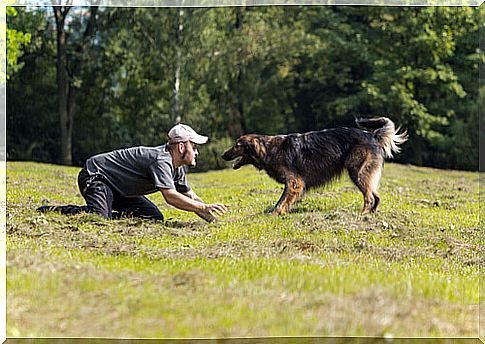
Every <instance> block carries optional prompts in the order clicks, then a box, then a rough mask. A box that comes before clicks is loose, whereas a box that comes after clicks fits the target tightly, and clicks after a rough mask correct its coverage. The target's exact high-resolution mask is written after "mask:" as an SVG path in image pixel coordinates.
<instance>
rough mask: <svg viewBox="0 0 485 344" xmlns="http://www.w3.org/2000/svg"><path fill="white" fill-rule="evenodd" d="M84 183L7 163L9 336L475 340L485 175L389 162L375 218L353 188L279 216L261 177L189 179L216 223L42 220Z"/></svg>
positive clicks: (44, 168)
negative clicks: (213, 205) (44, 209)
mask: <svg viewBox="0 0 485 344" xmlns="http://www.w3.org/2000/svg"><path fill="white" fill-rule="evenodd" d="M77 172H78V169H77V168H69V167H62V166H55V165H46V164H38V163H28V162H8V163H7V214H6V216H7V307H8V310H7V336H10V337H19V336H20V337H24V336H36V337H57V336H62V337H124V338H133V337H138V338H207V337H209V338H212V337H247V336H251V337H265V336H393V337H477V336H478V303H479V291H478V281H479V267H480V265H483V263H484V261H483V245H484V241H485V238H484V235H483V230H482V229H481V228H480V226H479V216H478V213H479V201H478V173H470V172H461V171H443V170H436V169H429V168H418V167H414V166H404V165H397V164H386V166H385V168H384V173H383V178H382V181H381V188H380V194H381V201H382V203H381V207H380V209H379V211H378V212H377V213H376V214H371V215H361V214H360V210H361V206H362V195H361V194H360V192H358V191H357V189H356V188H355V187H354V186H353V185H352V184H351V182H350V181H349V180H348V178H347V177H344V178H342V179H341V180H340V181H338V182H337V183H334V184H332V185H330V186H327V187H325V188H321V189H317V190H313V191H310V192H309V193H308V194H307V195H306V196H305V198H304V199H303V200H302V201H301V202H300V203H298V204H297V206H296V207H295V209H294V210H293V211H292V212H291V213H289V214H287V215H284V216H282V217H278V218H275V217H272V216H271V215H269V214H268V211H270V210H271V207H272V206H273V205H274V204H275V203H276V201H277V200H278V198H279V196H280V194H281V192H282V186H281V185H279V184H277V183H275V182H273V181H272V180H271V179H270V178H269V177H268V176H267V175H266V174H265V173H264V172H258V171H256V170H255V169H254V168H251V167H246V168H242V169H241V170H238V171H233V170H223V171H215V172H208V173H191V174H189V176H188V179H189V182H190V183H191V185H192V187H193V188H194V190H195V191H196V192H197V193H198V194H199V195H200V196H201V197H202V198H203V199H204V200H206V201H208V202H223V203H225V204H227V205H229V206H230V210H229V212H228V213H227V214H226V215H225V216H224V217H223V218H222V219H221V221H220V222H218V223H215V224H207V223H205V222H203V221H202V220H200V219H199V218H198V217H196V216H195V215H193V214H191V213H185V212H182V211H178V210H175V209H173V208H171V207H169V206H167V205H166V203H165V202H164V201H163V199H162V197H161V195H153V197H151V196H150V198H151V199H152V200H153V201H155V203H156V204H158V205H159V206H160V208H161V209H162V211H163V213H164V215H165V217H166V220H167V221H166V223H165V224H163V225H162V224H159V223H154V222H150V221H143V220H137V219H122V220H114V221H105V220H103V219H101V218H99V217H97V216H95V215H92V214H81V215H76V216H63V215H59V214H40V213H37V212H36V211H35V208H36V207H38V206H39V205H41V204H42V203H48V204H69V203H71V204H83V203H84V202H83V199H82V198H81V196H80V195H79V192H78V190H77V186H76V177H77Z"/></svg>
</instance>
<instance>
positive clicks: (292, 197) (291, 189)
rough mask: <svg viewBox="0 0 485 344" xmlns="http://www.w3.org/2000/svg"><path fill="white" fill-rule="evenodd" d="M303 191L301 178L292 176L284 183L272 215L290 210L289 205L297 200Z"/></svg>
mask: <svg viewBox="0 0 485 344" xmlns="http://www.w3.org/2000/svg"><path fill="white" fill-rule="evenodd" d="M304 191H305V183H304V181H303V179H301V178H298V177H292V178H290V179H289V180H288V181H287V182H286V183H285V190H284V191H283V194H282V195H281V197H280V199H279V201H278V203H276V207H275V209H274V210H273V212H272V215H275V216H276V215H281V214H283V213H286V212H287V211H288V210H290V208H291V206H292V205H293V204H294V203H295V202H296V201H298V200H299V199H300V198H301V196H302V195H303V192H304Z"/></svg>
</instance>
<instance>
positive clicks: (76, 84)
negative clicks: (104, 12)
mask: <svg viewBox="0 0 485 344" xmlns="http://www.w3.org/2000/svg"><path fill="white" fill-rule="evenodd" d="M52 9H53V11H54V16H55V24H56V32H57V56H56V70H57V88H58V102H59V106H58V111H59V119H60V129H61V140H60V146H61V162H62V163H63V164H66V165H72V130H73V123H74V115H75V113H76V101H77V99H76V96H77V92H78V89H79V88H80V87H81V79H80V78H79V75H80V73H81V70H82V67H83V63H84V57H85V55H84V54H85V51H86V49H87V47H88V44H89V43H90V41H91V40H92V35H93V33H94V30H95V23H96V14H97V11H98V7H96V6H93V7H89V9H88V10H87V11H86V12H84V10H83V9H79V8H75V7H70V6H53V7H52ZM72 9H75V10H78V11H81V15H80V16H77V17H73V18H71V20H72V21H69V22H68V21H67V18H68V15H69V12H70V11H71V10H72ZM83 22H85V23H83ZM80 24H84V25H85V29H84V32H83V33H82V34H81V36H80V37H78V35H77V33H78V32H79V31H74V30H72V31H71V30H70V27H76V26H78V25H80Z"/></svg>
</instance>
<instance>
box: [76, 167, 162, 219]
mask: <svg viewBox="0 0 485 344" xmlns="http://www.w3.org/2000/svg"><path fill="white" fill-rule="evenodd" d="M77 182H78V186H79V190H80V191H81V195H82V196H83V197H84V199H85V200H86V206H85V207H79V208H81V209H79V211H87V212H94V213H97V214H99V215H101V216H103V217H104V218H106V219H111V218H113V217H114V214H115V213H116V212H117V213H118V214H119V215H124V216H134V217H140V218H145V219H153V220H157V221H163V215H162V213H161V212H160V210H159V209H158V208H157V206H156V205H155V204H153V203H152V202H150V200H148V198H146V197H144V196H138V197H124V196H122V195H121V194H120V193H119V192H117V191H116V190H115V189H114V188H113V187H111V186H110V185H109V183H108V181H107V180H106V179H105V178H104V177H103V176H101V175H96V176H90V175H89V173H88V172H87V171H86V170H85V169H84V168H83V169H82V170H81V171H80V172H79V175H78V179H77Z"/></svg>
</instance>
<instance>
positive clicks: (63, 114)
mask: <svg viewBox="0 0 485 344" xmlns="http://www.w3.org/2000/svg"><path fill="white" fill-rule="evenodd" d="M53 9H54V14H55V17H56V27H57V59H56V72H57V92H58V97H59V108H58V109H59V121H60V129H61V142H60V145H61V163H62V164H64V165H72V147H71V141H72V131H71V130H69V128H71V124H70V120H69V117H70V116H69V113H68V89H69V80H68V74H67V53H66V30H65V20H66V16H67V13H68V12H69V9H70V7H57V6H53Z"/></svg>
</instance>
